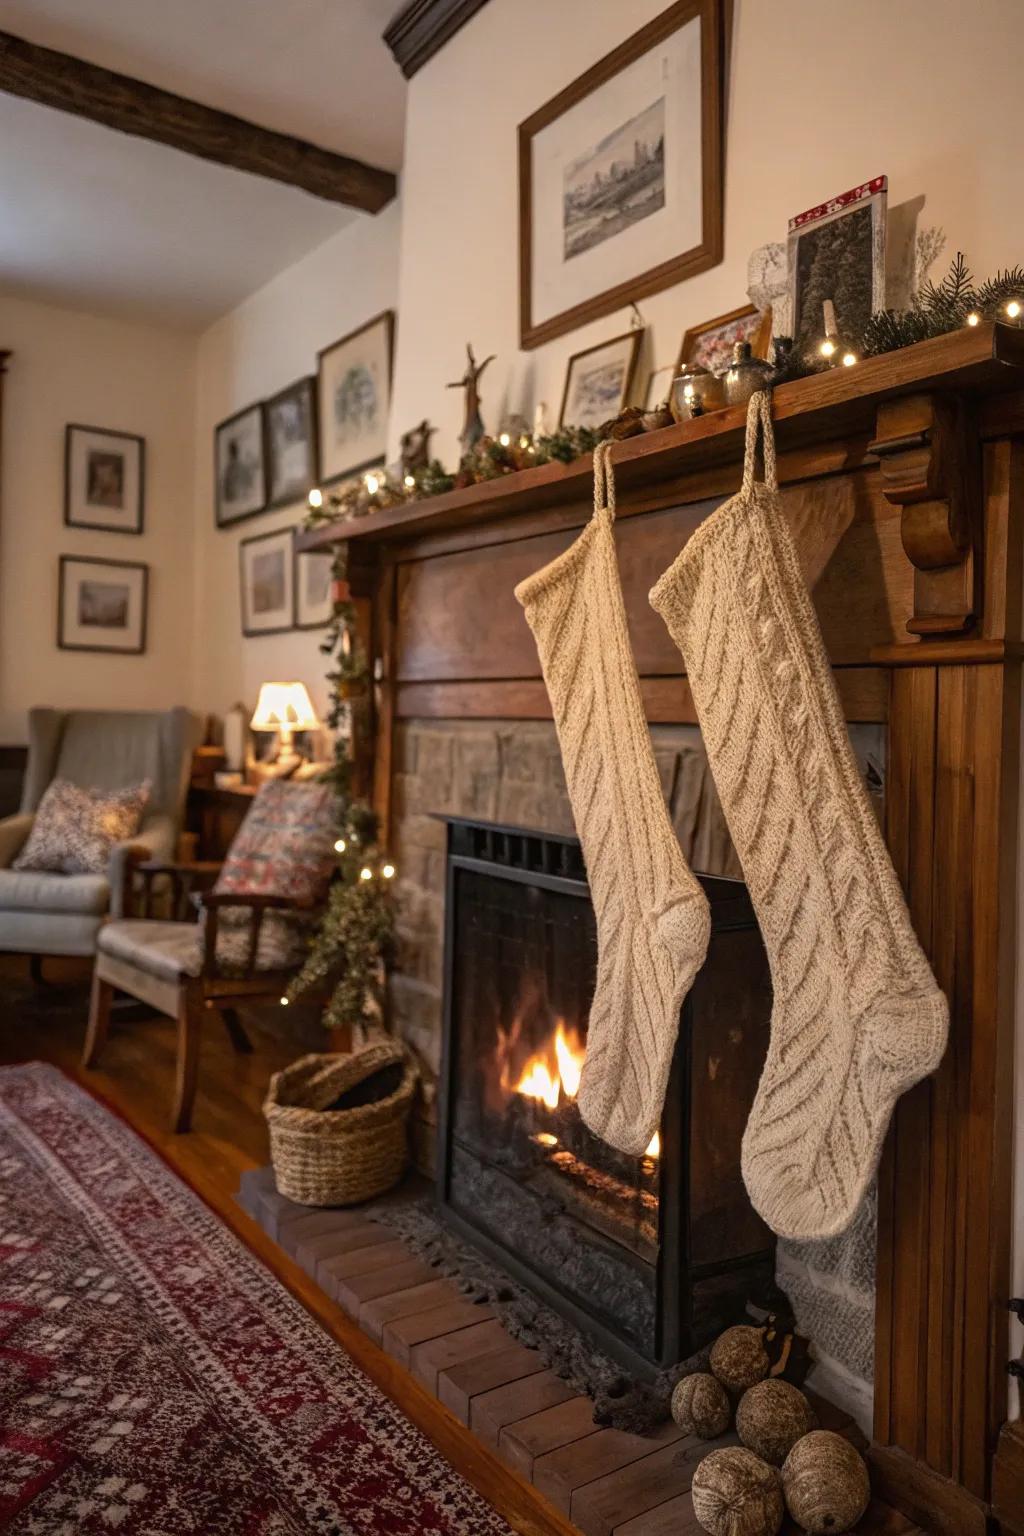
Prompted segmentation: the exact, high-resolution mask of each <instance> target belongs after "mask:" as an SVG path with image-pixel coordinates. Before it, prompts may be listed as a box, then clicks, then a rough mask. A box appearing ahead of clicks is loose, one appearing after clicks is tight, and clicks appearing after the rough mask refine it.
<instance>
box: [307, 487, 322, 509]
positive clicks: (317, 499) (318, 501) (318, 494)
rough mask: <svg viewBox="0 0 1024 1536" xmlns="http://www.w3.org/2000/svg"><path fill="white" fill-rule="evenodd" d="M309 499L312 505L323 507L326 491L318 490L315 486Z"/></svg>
mask: <svg viewBox="0 0 1024 1536" xmlns="http://www.w3.org/2000/svg"><path fill="white" fill-rule="evenodd" d="M308 499H309V504H310V506H311V507H322V506H323V504H324V493H323V491H319V490H317V489H316V487H315V486H314V488H313V489H312V490H311V491H310V493H309V498H308Z"/></svg>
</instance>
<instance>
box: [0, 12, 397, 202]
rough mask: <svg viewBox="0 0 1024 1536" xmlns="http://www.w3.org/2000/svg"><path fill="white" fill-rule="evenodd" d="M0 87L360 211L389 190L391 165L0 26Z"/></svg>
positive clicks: (390, 192)
mask: <svg viewBox="0 0 1024 1536" xmlns="http://www.w3.org/2000/svg"><path fill="white" fill-rule="evenodd" d="M0 91H6V92H7V93H8V94H9V95H12V96H22V97H24V98H25V99H26V100H27V101H35V102H39V103H40V104H41V105H43V106H46V107H56V108H57V109H58V110H59V111H61V112H70V113H71V114H72V115H74V116H76V117H85V118H88V119H89V120H90V121H91V122H94V123H102V124H103V126H104V127H106V128H114V129H116V130H117V131H118V132H120V133H130V134H133V135H135V136H136V137H137V138H141V139H152V140H153V141H154V142H155V143H157V144H166V145H168V146H169V147H170V148H171V149H177V150H181V151H183V152H184V153H185V154H188V155H197V156H198V157H199V158H200V159H201V160H212V161H215V162H216V163H217V164H219V165H227V166H230V167H231V169H232V170H236V171H247V172H249V174H250V175H253V176H263V177H267V178H269V179H270V180H272V181H281V182H284V183H285V184H286V185H287V186H291V187H299V188H301V190H302V191H303V192H310V193H312V194H313V196H314V197H322V198H324V199H325V200H326V201H327V202H331V203H344V204H345V206H346V207H348V208H359V209H362V210H363V211H364V212H366V213H378V212H379V211H380V209H381V208H383V207H384V206H385V204H387V203H389V202H390V201H391V199H392V198H393V197H394V195H395V191H396V188H397V182H396V179H395V177H394V175H393V174H392V172H391V171H384V170H381V169H380V168H379V167H377V166H373V165H365V164H364V163H363V161H361V160H352V159H350V158H349V156H348V155H338V154H334V153H333V152H332V151H331V150H327V149H321V148H319V146H318V145H316V144H309V143H307V142H306V141H305V140H304V139H296V138H292V137H291V135H289V134H285V133H275V132H273V131H272V130H271V129H269V128H260V127H258V126H257V125H256V124H255V123H249V122H246V121H245V119H244V118H241V117H234V116H232V115H231V114H230V113H228V112H220V111H218V110H217V109H216V108H215V107H205V106H202V105H201V104H200V103H199V102H197V101H189V100H188V99H187V98H186V97H184V96H176V95H175V94H174V93H173V92H172V91H162V90H160V89H159V88H158V87H157V86H155V85H148V84H147V83H146V82H145V81H143V80H134V79H132V77H131V76H130V75H119V74H116V73H115V72H114V71H113V70H110V69H104V68H102V66H101V65H98V64H88V63H86V62H85V60H83V59H76V58H74V57H72V55H71V54H67V53H59V52H58V51H57V50H56V49H53V48H43V47H40V45H39V44H38V43H29V42H26V41H25V40H24V39H23V38H20V37H14V36H12V35H11V33H9V32H0Z"/></svg>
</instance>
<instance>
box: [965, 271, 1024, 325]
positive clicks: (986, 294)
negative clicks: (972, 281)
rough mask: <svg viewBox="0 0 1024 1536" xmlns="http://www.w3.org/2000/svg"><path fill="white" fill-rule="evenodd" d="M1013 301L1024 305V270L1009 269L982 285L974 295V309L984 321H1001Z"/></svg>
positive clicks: (998, 273)
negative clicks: (1008, 305)
mask: <svg viewBox="0 0 1024 1536" xmlns="http://www.w3.org/2000/svg"><path fill="white" fill-rule="evenodd" d="M1011 299H1016V300H1017V301H1018V303H1024V268H1022V267H1019V266H1018V267H1008V268H1007V270H1006V271H1005V272H997V273H996V275H995V277H990V278H989V280H988V282H985V283H982V285H981V287H980V288H979V289H978V290H977V292H976V293H975V295H974V308H975V309H976V310H977V312H978V314H979V315H980V316H981V317H982V319H983V320H999V319H1000V318H1002V316H1003V315H1004V314H1005V311H1006V306H1007V304H1008V303H1009V302H1010V300H1011Z"/></svg>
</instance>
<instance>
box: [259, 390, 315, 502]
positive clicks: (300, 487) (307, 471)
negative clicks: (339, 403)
mask: <svg viewBox="0 0 1024 1536" xmlns="http://www.w3.org/2000/svg"><path fill="white" fill-rule="evenodd" d="M263 409H264V413H265V420H266V440H267V485H268V496H267V502H268V505H269V506H271V507H283V506H285V505H286V504H287V503H288V502H290V501H305V499H306V496H307V495H308V493H309V492H310V491H311V490H312V489H313V487H314V485H316V477H317V451H316V433H317V420H316V379H313V378H307V379H299V380H297V382H296V383H294V384H289V386H288V388H287V389H282V390H281V392H280V394H277V395H275V396H274V397H273V399H271V400H267V401H266V402H265V404H264V407H263Z"/></svg>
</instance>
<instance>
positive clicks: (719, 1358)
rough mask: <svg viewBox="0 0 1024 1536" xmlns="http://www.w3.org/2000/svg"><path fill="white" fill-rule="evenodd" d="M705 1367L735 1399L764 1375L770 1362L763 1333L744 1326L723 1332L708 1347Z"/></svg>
mask: <svg viewBox="0 0 1024 1536" xmlns="http://www.w3.org/2000/svg"><path fill="white" fill-rule="evenodd" d="M709 1364H710V1366H711V1369H712V1371H713V1372H714V1374H715V1375H716V1376H717V1377H718V1379H719V1381H720V1382H721V1383H722V1386H723V1387H725V1389H726V1390H727V1391H728V1392H732V1393H734V1394H735V1395H736V1396H737V1397H739V1396H740V1395H741V1394H742V1393H744V1392H745V1391H746V1390H747V1388H748V1387H752V1386H753V1385H754V1383H755V1382H757V1381H763V1380H764V1378H765V1377H766V1376H767V1375H768V1368H769V1366H770V1364H771V1361H770V1360H769V1359H768V1352H767V1350H766V1349H765V1347H764V1332H763V1330H762V1329H760V1328H752V1327H749V1326H748V1325H747V1324H745V1323H740V1324H738V1325H737V1326H736V1327H735V1328H727V1329H726V1330H725V1332H724V1333H723V1334H722V1335H721V1337H720V1338H718V1339H716V1340H715V1342H714V1344H712V1346H711V1356H710V1360H709Z"/></svg>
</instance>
